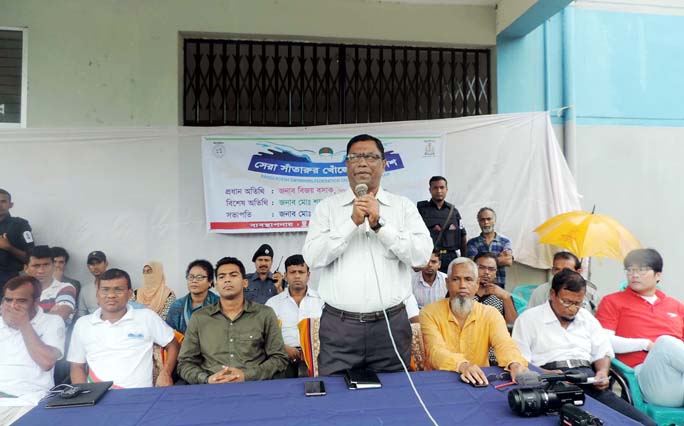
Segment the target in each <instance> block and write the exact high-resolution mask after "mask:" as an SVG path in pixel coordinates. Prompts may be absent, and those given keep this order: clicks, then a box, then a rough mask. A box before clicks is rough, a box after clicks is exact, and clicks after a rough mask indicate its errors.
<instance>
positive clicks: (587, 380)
mask: <svg viewBox="0 0 684 426" xmlns="http://www.w3.org/2000/svg"><path fill="white" fill-rule="evenodd" d="M561 380H563V381H568V382H570V383H578V384H591V383H601V382H603V381H604V380H605V379H595V378H594V377H587V375H586V374H584V373H582V372H580V371H572V370H571V371H566V372H565V373H560V374H555V373H547V374H539V373H537V372H536V371H531V370H530V371H525V372H524V373H520V374H518V375H517V376H515V382H516V383H517V384H519V385H520V386H525V387H539V386H541V385H542V384H543V382H557V381H561Z"/></svg>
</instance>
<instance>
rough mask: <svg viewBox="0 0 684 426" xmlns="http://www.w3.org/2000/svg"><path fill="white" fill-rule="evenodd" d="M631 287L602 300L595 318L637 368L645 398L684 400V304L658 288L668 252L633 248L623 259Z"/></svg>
mask: <svg viewBox="0 0 684 426" xmlns="http://www.w3.org/2000/svg"><path fill="white" fill-rule="evenodd" d="M623 263H624V266H625V273H626V274H627V282H628V287H627V288H626V289H625V290H624V291H619V292H617V293H613V294H610V295H608V296H606V297H605V298H604V300H603V301H601V304H600V305H599V309H598V311H597V312H596V318H597V319H598V320H599V321H600V322H601V325H602V326H603V328H605V329H606V330H607V331H608V332H609V333H610V335H611V338H610V342H611V344H612V345H613V349H614V350H615V353H616V354H618V355H617V358H618V359H619V360H620V361H622V362H624V363H625V364H627V365H628V366H630V367H632V368H634V369H635V372H636V375H637V379H638V380H639V387H640V388H641V391H642V392H643V394H644V397H645V399H646V400H647V401H648V402H650V403H653V404H656V405H663V406H667V407H682V406H684V342H682V338H683V337H684V305H682V304H681V303H680V302H679V301H677V300H675V299H674V298H672V297H669V296H668V295H667V294H665V293H664V292H662V291H661V290H659V289H658V288H657V286H658V283H659V282H660V280H661V278H662V273H663V258H662V257H661V256H660V253H658V252H657V251H656V250H654V249H638V250H633V251H631V252H630V253H629V254H627V256H626V257H625V260H624V262H623Z"/></svg>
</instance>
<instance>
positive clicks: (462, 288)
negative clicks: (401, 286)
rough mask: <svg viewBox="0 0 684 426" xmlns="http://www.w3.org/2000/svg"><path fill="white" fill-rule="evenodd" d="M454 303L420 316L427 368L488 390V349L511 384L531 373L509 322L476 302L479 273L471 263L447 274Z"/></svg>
mask: <svg viewBox="0 0 684 426" xmlns="http://www.w3.org/2000/svg"><path fill="white" fill-rule="evenodd" d="M447 271H448V273H447V277H448V280H447V289H448V291H449V299H444V300H442V301H439V302H436V303H433V304H431V305H428V306H426V307H425V308H423V310H422V311H421V312H420V326H421V329H422V331H423V340H424V342H425V357H426V367H427V368H432V369H435V370H447V371H456V372H458V373H461V380H463V381H464V382H466V383H473V384H475V383H478V384H488V383H489V382H488V380H487V376H486V374H485V373H484V372H483V371H482V369H481V368H480V367H488V366H489V365H490V364H489V348H490V347H492V348H494V354H495V355H496V359H497V360H498V362H499V366H500V367H502V368H505V369H506V370H508V371H510V373H511V378H512V379H513V380H515V377H516V376H517V375H518V374H519V373H521V372H524V371H526V370H527V361H526V360H525V358H524V357H523V356H522V354H521V353H520V350H519V349H518V347H517V346H516V345H515V343H514V342H513V340H512V339H511V336H510V334H508V328H507V327H506V322H505V321H504V319H503V317H502V316H501V314H499V312H498V311H497V310H496V309H494V308H493V307H491V306H486V305H483V304H481V303H479V302H476V301H474V300H473V296H474V295H475V292H476V291H477V288H478V284H477V276H478V269H477V265H476V264H475V262H473V261H472V260H470V259H468V258H465V257H459V258H457V259H454V260H453V261H452V262H451V263H450V264H449V268H448V269H447Z"/></svg>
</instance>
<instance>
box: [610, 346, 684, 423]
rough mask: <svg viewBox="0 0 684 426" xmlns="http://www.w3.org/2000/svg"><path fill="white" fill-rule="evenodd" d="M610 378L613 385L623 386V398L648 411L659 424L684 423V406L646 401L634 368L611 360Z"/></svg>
mask: <svg viewBox="0 0 684 426" xmlns="http://www.w3.org/2000/svg"><path fill="white" fill-rule="evenodd" d="M610 379H611V387H612V385H613V384H616V385H618V386H619V387H620V388H621V391H622V395H621V396H622V399H624V400H625V401H627V402H629V403H630V404H632V405H633V406H634V407H635V408H636V409H638V410H639V411H642V412H644V413H646V415H647V416H649V417H650V418H652V419H653V420H655V422H656V423H658V424H659V425H663V426H665V425H684V407H682V408H672V407H663V406H660V405H654V404H650V403H648V402H646V401H644V397H643V395H642V394H641V388H640V387H639V382H638V381H637V377H636V373H635V372H634V369H633V368H631V367H629V366H627V365H626V364H624V363H623V362H622V361H619V360H618V359H615V358H613V359H612V360H611V368H610Z"/></svg>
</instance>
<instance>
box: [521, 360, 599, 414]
mask: <svg viewBox="0 0 684 426" xmlns="http://www.w3.org/2000/svg"><path fill="white" fill-rule="evenodd" d="M534 374H535V375H536V382H535V381H534V380H532V381H531V382H534V383H532V384H528V386H531V387H526V388H521V389H513V390H511V391H510V392H509V393H508V406H509V407H511V410H512V411H513V412H514V413H516V414H518V415H519V416H523V417H533V416H540V415H542V414H547V413H556V412H559V411H560V410H561V407H563V405H565V404H570V405H572V406H578V405H584V391H583V390H582V389H581V388H580V387H579V386H577V385H574V384H572V383H566V381H569V382H573V383H581V382H585V381H586V380H587V376H586V375H585V374H582V373H577V372H571V371H569V372H567V373H564V374H543V375H539V374H537V373H534ZM516 380H517V378H516ZM528 382H529V381H528ZM519 383H520V382H519Z"/></svg>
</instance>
